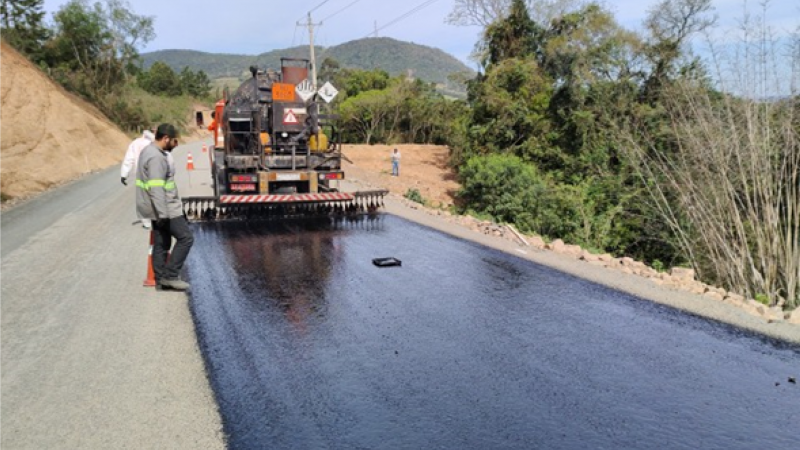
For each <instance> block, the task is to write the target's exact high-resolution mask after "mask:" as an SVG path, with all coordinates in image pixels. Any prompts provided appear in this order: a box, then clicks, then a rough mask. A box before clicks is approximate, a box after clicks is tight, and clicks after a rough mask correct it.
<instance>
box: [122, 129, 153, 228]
mask: <svg viewBox="0 0 800 450" xmlns="http://www.w3.org/2000/svg"><path fill="white" fill-rule="evenodd" d="M154 139H155V136H154V135H153V131H152V130H144V133H142V136H141V137H138V138H136V139H134V140H133V142H131V143H130V145H128V151H126V152H125V159H123V160H122V169H121V171H120V175H121V176H122V184H124V185H125V186H127V185H128V175H130V173H131V170H132V169H133V168H134V167H136V162H137V161H138V160H139V155H140V154H141V153H142V150H144V148H145V147H147V146H148V145H150V144H151V143H152V142H153V140H154ZM139 221H140V222H141V223H142V226H143V227H145V228H150V221H149V220H147V219H143V218H142V217H141V216H139ZM134 223H135V222H134Z"/></svg>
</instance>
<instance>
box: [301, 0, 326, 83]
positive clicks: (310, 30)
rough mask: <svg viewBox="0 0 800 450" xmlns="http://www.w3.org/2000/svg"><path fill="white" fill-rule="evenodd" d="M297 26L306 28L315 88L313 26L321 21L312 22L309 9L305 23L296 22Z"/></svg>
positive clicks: (315, 63)
mask: <svg viewBox="0 0 800 450" xmlns="http://www.w3.org/2000/svg"><path fill="white" fill-rule="evenodd" d="M297 25H298V26H303V27H307V28H308V42H309V45H310V46H311V83H312V85H313V86H314V90H315V91H316V90H317V59H316V56H314V27H319V26H322V22H320V23H314V22H312V21H311V11H309V12H308V20H307V21H306V23H300V22H298V23H297Z"/></svg>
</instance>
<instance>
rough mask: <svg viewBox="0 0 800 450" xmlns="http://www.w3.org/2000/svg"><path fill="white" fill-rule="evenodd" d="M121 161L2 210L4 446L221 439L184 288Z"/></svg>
mask: <svg viewBox="0 0 800 450" xmlns="http://www.w3.org/2000/svg"><path fill="white" fill-rule="evenodd" d="M118 170H119V169H118V168H117V167H112V168H110V169H108V170H106V171H104V172H101V173H100V174H96V175H92V176H89V177H87V178H84V179H82V180H79V181H78V182H76V184H74V185H70V186H68V187H66V188H65V189H64V190H63V191H62V190H59V191H60V192H58V191H54V192H52V193H49V194H47V195H45V196H43V197H40V198H38V199H36V200H34V201H32V202H30V203H26V204H25V205H22V206H21V207H24V208H25V209H24V210H20V211H19V212H15V210H13V209H12V210H11V211H8V212H4V213H3V222H2V233H3V236H2V239H3V248H2V267H1V268H0V270H2V331H1V332H0V334H1V335H2V347H3V352H2V424H3V429H2V441H0V446H1V447H2V448H15V449H21V448H22V449H25V448H30V449H44V448H173V449H198V448H202V449H213V448H224V442H223V436H222V426H221V420H220V417H219V414H218V412H217V407H216V403H215V401H214V398H213V394H212V392H211V389H210V387H209V385H208V381H207V379H206V375H205V370H204V367H203V361H202V358H201V355H200V353H199V351H198V348H197V341H196V338H195V333H194V325H193V322H192V318H191V315H190V312H189V308H188V305H187V297H186V296H185V295H183V294H180V293H159V292H156V291H155V290H154V289H152V288H144V287H142V280H143V279H144V276H145V270H146V258H147V249H148V233H147V232H145V231H144V230H143V229H142V228H141V227H139V226H131V222H132V221H133V220H135V215H134V210H133V196H134V191H133V189H134V188H133V187H131V186H129V187H127V188H125V187H123V186H122V185H121V184H120V182H119V174H118Z"/></svg>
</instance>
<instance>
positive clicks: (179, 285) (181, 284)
mask: <svg viewBox="0 0 800 450" xmlns="http://www.w3.org/2000/svg"><path fill="white" fill-rule="evenodd" d="M158 286H159V287H161V289H173V290H176V291H185V290H187V289H189V287H190V285H189V283H187V282H185V281H183V280H181V279H180V278H164V279H163V280H160V281H159V282H158Z"/></svg>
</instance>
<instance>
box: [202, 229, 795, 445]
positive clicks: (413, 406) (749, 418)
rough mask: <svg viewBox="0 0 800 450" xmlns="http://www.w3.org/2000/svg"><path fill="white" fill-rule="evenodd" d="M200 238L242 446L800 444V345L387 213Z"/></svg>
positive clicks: (207, 312)
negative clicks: (391, 263)
mask: <svg viewBox="0 0 800 450" xmlns="http://www.w3.org/2000/svg"><path fill="white" fill-rule="evenodd" d="M194 230H195V246H194V248H193V250H192V253H191V254H190V258H189V262H188V264H187V270H188V274H189V278H190V280H191V282H192V293H191V298H190V308H191V310H192V314H193V316H194V320H195V325H196V329H197V333H198V341H199V344H200V347H201V350H202V353H203V355H204V358H205V363H206V368H207V371H208V373H209V378H210V380H211V384H212V387H213V389H214V391H215V395H216V399H217V402H218V404H219V408H220V413H221V416H222V419H223V422H224V429H225V432H226V434H227V435H228V444H229V447H230V448H232V449H261V448H281V449H311V448H313V449H325V448H329V449H342V448H370V449H428V448H444V449H489V448H520V449H530V448H548V449H558V448H564V449H574V448H672V449H674V448H703V449H713V448H719V449H736V448H742V449H752V448H769V449H796V448H800V434H798V432H797V423H798V422H797V421H798V417H800V387H799V386H798V385H797V384H792V383H789V382H788V381H787V380H788V378H789V377H797V376H798V375H800V347H798V346H796V345H789V344H784V343H781V342H779V341H774V340H770V339H767V338H763V337H760V336H757V335H754V334H751V333H746V332H742V331H740V330H738V329H736V328H733V327H730V326H728V325H722V324H719V323H716V322H712V321H709V320H706V319H702V318H699V317H695V316H691V315H687V314H685V313H681V312H679V311H677V310H674V309H671V308H669V307H665V306H661V305H658V304H656V303H652V302H649V301H645V300H641V299H638V298H635V297H633V296H630V295H627V294H623V293H620V292H617V291H614V290H611V289H609V288H606V287H602V286H599V285H597V284H594V283H591V282H588V281H584V280H580V279H578V278H575V277H573V276H570V275H566V274H563V273H561V272H558V271H556V270H554V269H550V268H547V267H544V266H540V265H538V264H535V263H532V262H530V261H526V260H523V259H519V258H517V257H515V256H511V255H508V254H505V253H501V252H499V251H496V250H492V249H488V248H486V247H482V246H480V245H478V244H475V243H471V242H467V241H462V240H459V239H456V238H453V237H451V236H449V235H445V234H442V233H440V232H437V231H433V230H431V229H428V228H425V227H422V226H420V225H416V224H414V223H411V222H408V221H405V220H403V219H400V218H397V217H395V216H391V215H382V216H378V217H376V218H361V219H360V220H337V221H334V220H328V219H324V220H315V221H308V220H306V221H282V222H262V223H250V224H247V223H217V224H197V225H195V226H194ZM389 256H391V257H396V258H398V259H399V260H402V266H398V267H384V268H381V267H376V266H375V265H373V263H372V259H373V258H376V257H389Z"/></svg>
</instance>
